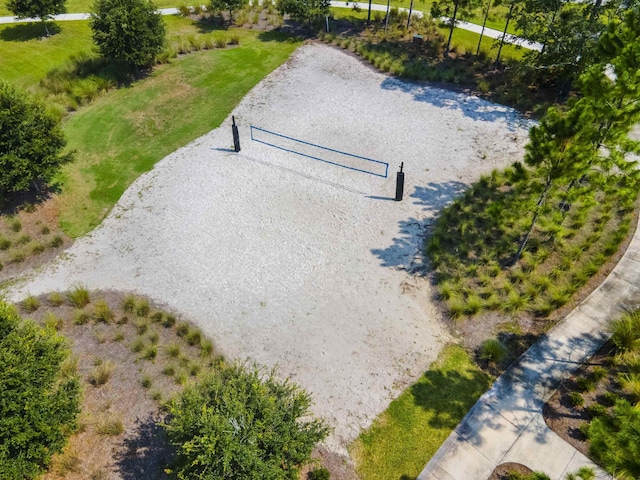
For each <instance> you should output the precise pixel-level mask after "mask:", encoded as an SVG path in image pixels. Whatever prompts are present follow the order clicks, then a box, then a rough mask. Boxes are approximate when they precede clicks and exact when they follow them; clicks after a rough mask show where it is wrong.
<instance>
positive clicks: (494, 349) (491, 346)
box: [480, 338, 507, 363]
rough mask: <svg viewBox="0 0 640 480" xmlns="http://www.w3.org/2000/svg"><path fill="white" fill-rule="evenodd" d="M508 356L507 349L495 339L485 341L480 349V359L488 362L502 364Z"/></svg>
mask: <svg viewBox="0 0 640 480" xmlns="http://www.w3.org/2000/svg"><path fill="white" fill-rule="evenodd" d="M506 355H507V349H506V347H505V346H504V345H502V343H500V341H498V340H497V339H495V338H490V339H489V340H485V342H484V343H483V344H482V346H481V347H480V358H481V359H483V360H487V361H488V362H495V363H500V362H501V361H502V360H504V357H505V356H506Z"/></svg>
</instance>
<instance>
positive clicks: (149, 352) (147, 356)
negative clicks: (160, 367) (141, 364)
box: [142, 345, 158, 361]
mask: <svg viewBox="0 0 640 480" xmlns="http://www.w3.org/2000/svg"><path fill="white" fill-rule="evenodd" d="M157 355H158V347H157V346H156V345H150V346H149V347H147V349H146V350H145V351H144V353H143V354H142V358H143V359H144V360H149V361H151V360H155V359H156V356H157Z"/></svg>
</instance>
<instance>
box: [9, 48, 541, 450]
mask: <svg viewBox="0 0 640 480" xmlns="http://www.w3.org/2000/svg"><path fill="white" fill-rule="evenodd" d="M234 115H235V117H236V121H237V122H238V125H239V127H240V136H241V142H242V151H241V152H240V153H239V154H236V153H234V152H232V151H230V147H231V146H232V138H231V129H230V123H231V120H230V119H228V120H227V121H226V122H225V123H224V124H223V125H222V126H221V127H220V128H219V129H216V130H213V131H211V132H209V133H208V134H207V135H205V136H203V137H201V138H199V139H198V140H196V141H194V142H192V143H191V144H189V145H187V146H186V147H184V148H181V149H180V150H178V151H176V152H174V153H173V154H171V155H169V156H168V157H166V158H165V159H163V160H162V161H160V162H159V163H158V164H157V165H156V166H155V168H154V169H153V170H152V171H151V172H149V173H147V174H144V175H142V176H141V177H140V178H139V179H138V180H137V181H136V182H135V183H134V184H133V185H132V186H131V187H130V188H129V189H128V190H127V192H125V194H124V195H123V197H122V198H121V200H120V201H119V202H118V204H117V205H116V207H115V208H114V209H113V211H112V212H111V213H110V214H109V216H108V218H107V219H106V220H105V221H104V222H103V223H102V224H101V225H100V227H98V228H97V229H96V230H95V231H93V232H92V233H91V234H89V235H87V236H85V237H83V238H81V239H79V240H78V241H76V243H75V244H74V245H73V246H72V247H71V249H69V250H68V251H67V252H65V254H64V255H63V256H62V257H60V258H59V259H57V260H56V261H54V262H53V263H52V264H50V265H47V266H46V267H45V268H43V269H41V270H40V271H39V272H37V273H35V274H33V275H31V276H30V277H28V278H27V279H25V280H23V281H21V282H18V284H17V285H15V286H14V287H12V290H11V291H10V292H8V295H9V299H11V300H19V299H20V298H22V297H24V296H25V295H26V294H27V293H31V294H34V295H35V294H41V293H46V292H49V291H52V290H65V289H68V288H71V287H72V286H73V285H75V284H79V283H80V284H85V285H87V286H88V287H90V288H92V289H116V290H127V291H135V292H138V293H141V294H146V295H149V296H150V297H152V298H154V299H156V300H158V301H160V302H163V303H165V304H167V305H168V306H169V307H171V308H173V309H175V310H177V311H178V312H180V313H181V314H183V315H184V317H186V318H188V319H190V320H192V321H193V322H195V323H196V324H198V325H199V326H200V327H201V328H202V329H203V330H204V332H205V333H206V334H208V335H209V336H210V337H211V338H212V339H213V340H214V342H215V344H216V345H217V347H218V348H219V349H221V350H222V351H223V353H224V354H225V355H226V356H227V357H230V358H238V359H245V358H251V359H253V360H255V361H257V362H259V363H260V364H264V365H268V366H274V365H279V368H280V372H281V374H282V375H283V376H286V375H291V376H292V377H293V379H294V380H295V381H296V382H297V383H299V384H300V385H301V386H303V387H304V388H306V389H308V390H309V391H310V392H311V393H312V395H313V397H314V400H315V405H314V412H315V413H316V414H317V415H320V416H323V417H325V418H326V419H327V420H328V421H329V422H330V423H331V424H332V425H333V426H334V427H335V431H334V433H333V435H332V436H331V438H330V439H329V441H328V442H327V444H328V445H329V446H330V448H332V449H334V451H344V447H345V445H347V444H348V442H350V441H352V440H353V439H354V438H355V437H356V436H357V435H358V433H359V432H360V430H361V429H362V428H364V427H366V426H368V425H369V424H370V422H371V421H372V419H373V418H375V416H376V415H377V414H379V413H380V412H381V411H382V410H384V408H385V407H386V406H387V405H388V403H389V401H390V399H392V398H393V397H395V396H397V395H398V393H399V392H400V390H401V389H402V387H403V386H406V385H407V383H408V382H410V381H412V380H414V379H415V378H416V377H417V376H418V375H420V374H421V373H422V372H423V371H424V370H425V369H426V368H427V367H428V365H429V364H430V362H431V361H433V360H434V359H435V357H436V356H437V354H438V352H439V351H440V349H441V347H442V345H443V344H444V343H445V342H447V341H448V339H449V335H448V333H447V330H446V328H445V327H444V326H443V324H442V322H441V320H440V319H439V318H438V315H437V313H436V311H435V309H434V307H433V305H432V301H431V296H432V288H431V287H430V285H429V283H428V280H426V279H425V278H423V277H422V276H421V275H420V273H421V272H422V267H423V259H422V257H421V248H422V241H423V237H424V235H425V232H427V231H428V228H429V224H430V222H431V219H432V218H433V216H434V214H435V213H436V212H437V210H438V209H439V208H440V207H442V206H443V205H445V204H446V203H448V202H449V201H451V199H452V198H453V197H454V196H455V195H457V194H459V193H460V192H461V191H462V190H463V189H464V188H465V187H466V185H467V184H468V183H469V182H472V181H474V180H477V179H478V177H479V176H480V174H481V173H483V172H490V171H491V170H492V169H493V168H496V167H503V166H506V165H508V164H509V163H511V162H512V161H514V160H517V159H521V158H522V153H523V145H524V143H525V142H526V139H527V129H528V127H529V124H528V123H527V121H525V120H524V119H522V118H521V117H520V116H519V115H518V114H517V113H516V112H514V111H513V110H511V109H509V108H506V107H503V106H499V105H495V104H491V103H488V102H486V101H483V100H480V99H478V98H475V97H470V96H466V95H463V94H460V93H454V92H450V91H446V90H441V89H438V88H434V87H429V86H425V85H417V84H412V83H407V82H403V81H400V80H397V79H392V78H389V77H387V76H385V75H382V74H380V73H377V72H375V71H373V70H372V69H370V68H369V67H367V66H366V65H364V64H363V63H361V62H360V61H359V60H358V59H356V58H354V57H353V56H350V55H348V54H346V53H344V52H342V51H340V50H337V49H334V48H331V47H328V46H324V45H316V44H309V45H305V46H303V47H301V48H300V49H299V50H297V52H296V53H295V54H294V55H293V56H292V58H291V60H290V61H289V62H288V63H287V64H285V65H284V66H282V67H281V68H279V69H278V70H276V71H275V72H273V73H272V74H271V75H270V76H268V77H267V78H266V79H265V80H264V81H263V82H262V83H261V84H260V85H258V86H257V87H256V88H255V89H254V90H252V91H251V92H250V93H249V94H248V95H247V96H246V97H245V98H244V99H243V101H242V102H241V103H240V104H239V105H238V107H237V108H236V109H235V111H234ZM250 125H254V126H256V127H260V128H263V129H267V130H270V131H273V132H277V133H280V134H284V135H287V136H289V137H294V138H298V139H302V140H305V141H307V142H311V143H314V144H319V145H324V146H327V147H330V148H332V149H335V150H340V151H345V152H350V153H353V154H356V155H360V156H364V157H369V158H372V159H377V160H379V161H384V162H388V163H389V164H390V166H389V176H388V178H382V177H378V176H374V175H369V174H366V173H362V172H358V171H355V170H349V169H345V168H340V167H337V166H335V165H331V164H327V163H323V162H320V161H317V160H313V159H311V158H309V157H304V156H300V155H296V154H293V153H290V152H286V151H284V150H281V149H277V148H274V147H272V146H268V145H265V144H263V143H259V142H256V141H252V140H251V138H250V135H251V132H250V130H249V127H250ZM254 133H255V134H256V138H258V134H259V133H260V132H258V131H254ZM263 135H265V136H263V137H261V139H262V140H263V141H265V140H269V141H270V142H271V143H277V141H280V142H281V143H280V144H279V145H280V146H282V147H283V148H288V149H293V148H292V147H296V146H297V147H299V150H300V151H301V153H305V154H306V155H309V156H324V157H325V159H328V160H330V161H334V162H344V163H345V164H348V165H349V166H351V167H353V168H358V169H365V170H366V169H368V170H371V171H374V173H380V171H379V169H380V168H384V166H383V165H381V164H378V163H371V162H367V161H365V160H362V159H357V158H353V157H347V156H344V155H341V154H339V153H336V152H331V151H328V150H321V149H317V148H315V147H311V146H309V145H304V144H299V143H296V142H291V141H290V140H287V139H284V138H282V137H276V136H273V135H270V134H263ZM278 139H279V140H278ZM400 162H404V171H405V172H406V185H405V198H404V200H403V201H402V202H395V201H392V198H393V196H394V194H395V172H396V171H397V170H398V167H399V165H400Z"/></svg>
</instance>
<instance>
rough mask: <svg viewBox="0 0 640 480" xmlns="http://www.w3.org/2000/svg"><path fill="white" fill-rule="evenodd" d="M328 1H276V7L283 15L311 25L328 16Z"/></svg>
mask: <svg viewBox="0 0 640 480" xmlns="http://www.w3.org/2000/svg"><path fill="white" fill-rule="evenodd" d="M329 6H330V1H329V0H278V1H277V4H276V7H277V8H278V11H279V12H280V13H282V14H283V15H284V14H286V13H288V14H289V15H290V16H291V18H293V19H294V20H297V21H300V22H307V24H309V25H311V22H313V21H314V20H316V19H318V18H320V17H323V16H325V15H328V14H329Z"/></svg>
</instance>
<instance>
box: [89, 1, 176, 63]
mask: <svg viewBox="0 0 640 480" xmlns="http://www.w3.org/2000/svg"><path fill="white" fill-rule="evenodd" d="M94 9H95V12H94V13H93V14H92V15H91V20H90V26H91V30H92V31H93V41H94V43H95V44H96V46H97V47H98V51H99V52H100V55H101V56H102V57H103V58H105V59H107V60H111V61H115V62H120V63H125V64H129V65H134V66H149V65H151V64H153V61H154V59H155V56H156V55H157V54H159V53H160V52H161V51H162V49H163V47H164V43H165V24H164V20H163V19H162V16H161V14H160V13H159V12H157V11H156V7H155V5H154V4H153V2H152V1H151V0H96V2H95V3H94Z"/></svg>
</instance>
